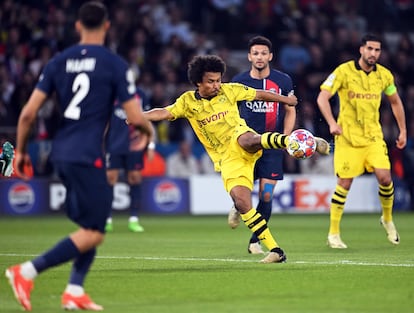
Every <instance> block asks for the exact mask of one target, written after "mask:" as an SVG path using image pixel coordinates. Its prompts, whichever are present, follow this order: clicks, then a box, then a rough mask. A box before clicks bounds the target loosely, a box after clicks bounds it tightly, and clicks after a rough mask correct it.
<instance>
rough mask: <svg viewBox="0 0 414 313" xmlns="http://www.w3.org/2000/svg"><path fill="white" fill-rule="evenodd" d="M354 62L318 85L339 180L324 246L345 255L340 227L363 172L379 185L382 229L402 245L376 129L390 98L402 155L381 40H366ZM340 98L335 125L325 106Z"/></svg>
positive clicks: (401, 124) (399, 116) (397, 102)
mask: <svg viewBox="0 0 414 313" xmlns="http://www.w3.org/2000/svg"><path fill="white" fill-rule="evenodd" d="M359 52H360V54H361V56H360V58H359V59H358V60H357V61H349V62H345V63H343V64H341V65H339V66H338V67H337V68H336V69H335V70H334V71H333V72H332V74H330V75H329V76H328V78H327V79H326V80H325V81H324V82H323V83H322V85H321V87H320V88H321V91H320V93H319V96H318V99H317V102H318V106H319V109H320V110H321V112H322V114H323V116H324V117H325V119H326V121H327V123H328V125H329V130H330V133H331V134H332V135H334V136H335V151H334V168H335V173H336V175H337V177H338V179H337V185H336V188H335V192H334V193H333V196H332V199H331V210H330V227H329V234H328V245H329V246H330V247H331V248H336V249H345V248H347V245H346V244H345V243H344V242H343V241H342V240H341V237H340V222H341V218H342V214H343V209H344V206H345V202H346V198H347V195H348V192H349V190H350V188H351V185H352V181H353V179H354V177H357V176H359V175H361V174H363V173H364V172H365V171H367V172H373V173H374V174H375V176H376V178H377V181H378V184H379V191H378V195H379V200H380V203H381V207H382V216H381V219H380V222H381V224H382V225H383V226H384V228H385V231H386V232H387V236H388V240H389V241H390V242H391V243H392V244H395V245H397V244H399V243H400V236H399V234H398V232H397V230H396V228H395V225H394V223H393V220H392V208H393V202H394V185H393V181H392V177H391V170H390V168H391V165H390V160H389V156H388V151H387V146H386V143H385V141H384V138H383V133H382V127H381V124H380V113H379V109H380V105H381V97H382V93H384V94H385V96H386V97H387V98H388V100H389V102H390V104H391V109H392V112H393V114H394V117H395V120H396V122H397V125H398V128H399V135H398V138H397V139H396V146H397V148H399V149H403V148H404V147H405V145H406V142H407V130H406V122H405V113H404V108H403V104H402V101H401V98H400V96H399V95H398V92H397V88H396V86H395V84H394V77H393V75H392V74H391V72H390V71H389V70H388V69H386V68H385V67H384V66H382V65H380V64H378V63H377V61H378V58H379V56H380V54H381V40H380V39H379V38H378V37H377V36H375V35H365V36H364V37H363V38H362V41H361V46H360V48H359ZM336 93H337V94H338V96H339V115H338V118H337V120H335V118H334V116H333V114H332V110H331V107H330V104H329V99H330V98H331V97H332V96H333V95H334V94H336Z"/></svg>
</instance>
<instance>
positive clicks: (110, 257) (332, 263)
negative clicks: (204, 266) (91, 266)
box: [0, 253, 414, 267]
mask: <svg viewBox="0 0 414 313" xmlns="http://www.w3.org/2000/svg"><path fill="white" fill-rule="evenodd" d="M36 256H37V255H34V254H15V253H0V257H26V258H30V257H36ZM97 259H113V260H131V259H133V260H148V261H193V262H197V261H202V262H206V261H211V262H229V263H240V262H242V263H258V262H259V260H246V259H221V258H195V257H194V258H189V257H187V258H185V257H183V258H175V257H174V258H173V257H150V256H97ZM287 263H289V264H299V265H301V264H304V265H354V266H388V267H414V264H413V263H378V262H362V261H351V260H338V261H300V260H298V261H289V260H288V262H287Z"/></svg>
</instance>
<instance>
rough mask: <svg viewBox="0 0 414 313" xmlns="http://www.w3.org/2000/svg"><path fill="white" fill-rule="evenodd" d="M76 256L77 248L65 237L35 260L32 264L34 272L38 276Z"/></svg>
mask: <svg viewBox="0 0 414 313" xmlns="http://www.w3.org/2000/svg"><path fill="white" fill-rule="evenodd" d="M78 255H79V250H78V248H77V247H76V246H75V244H74V243H73V241H72V240H71V239H70V238H69V237H66V238H65V239H63V240H61V241H60V242H58V243H57V244H56V245H55V246H54V247H53V248H52V249H50V250H49V251H47V252H45V253H44V254H42V255H41V256H39V257H37V258H35V259H34V260H33V261H32V263H33V266H34V267H35V269H36V271H37V272H38V273H39V274H40V273H41V272H43V271H44V270H47V269H49V268H51V267H53V266H57V265H59V264H62V263H65V262H67V261H69V260H72V259H74V258H76V257H77V256H78Z"/></svg>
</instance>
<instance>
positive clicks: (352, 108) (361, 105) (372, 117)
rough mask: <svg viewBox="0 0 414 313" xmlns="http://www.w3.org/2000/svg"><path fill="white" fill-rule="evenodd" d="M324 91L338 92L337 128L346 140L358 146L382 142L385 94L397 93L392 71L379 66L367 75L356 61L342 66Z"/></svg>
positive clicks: (330, 77)
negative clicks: (382, 106) (381, 112)
mask: <svg viewBox="0 0 414 313" xmlns="http://www.w3.org/2000/svg"><path fill="white" fill-rule="evenodd" d="M320 89H321V90H327V91H329V92H330V93H331V94H332V95H333V94H335V93H338V96H339V115H338V121H337V122H338V125H340V126H341V127H342V131H343V133H342V135H343V137H344V138H345V139H346V140H347V141H348V142H349V143H350V144H351V145H352V146H355V147H361V146H367V145H369V144H370V143H373V142H377V141H379V140H383V133H382V128H381V124H380V105H381V97H382V93H385V94H386V95H388V96H391V95H393V94H395V93H396V92H397V89H396V87H395V84H394V77H393V75H392V74H391V72H390V71H389V70H388V69H386V68H385V67H384V66H382V65H380V64H376V65H375V67H374V70H373V71H371V72H370V73H366V72H365V71H363V70H362V69H361V67H360V66H359V64H358V62H357V61H348V62H346V63H342V64H341V65H339V66H338V67H337V68H336V69H335V70H334V71H333V72H332V73H331V74H330V75H329V76H328V78H327V79H326V80H325V81H324V82H323V83H322V85H321V86H320Z"/></svg>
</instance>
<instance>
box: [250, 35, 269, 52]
mask: <svg viewBox="0 0 414 313" xmlns="http://www.w3.org/2000/svg"><path fill="white" fill-rule="evenodd" d="M255 45H263V46H267V47H268V48H269V51H270V52H272V42H271V41H270V40H269V39H268V38H266V37H264V36H255V37H253V38H251V39H250V40H249V43H248V44H247V48H248V50H249V51H250V49H251V48H252V47H253V46H255Z"/></svg>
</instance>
